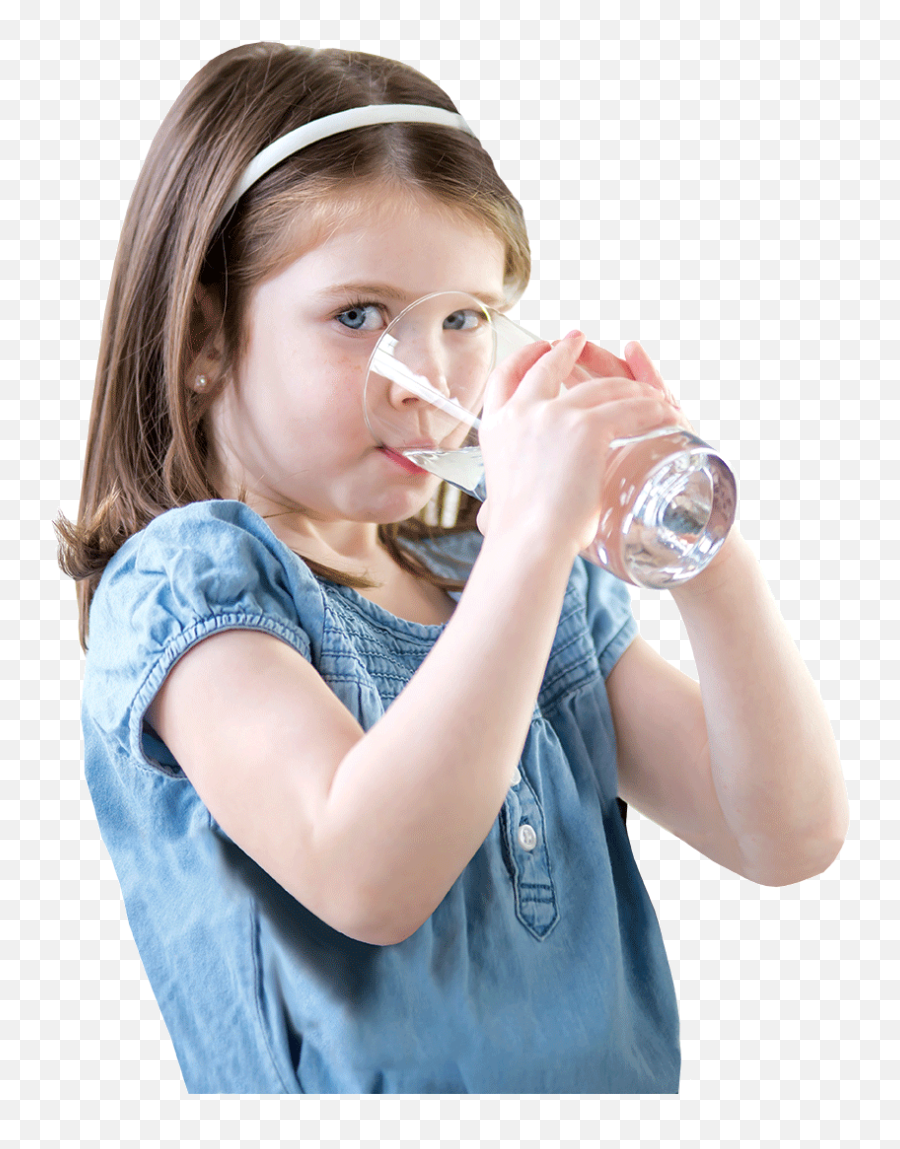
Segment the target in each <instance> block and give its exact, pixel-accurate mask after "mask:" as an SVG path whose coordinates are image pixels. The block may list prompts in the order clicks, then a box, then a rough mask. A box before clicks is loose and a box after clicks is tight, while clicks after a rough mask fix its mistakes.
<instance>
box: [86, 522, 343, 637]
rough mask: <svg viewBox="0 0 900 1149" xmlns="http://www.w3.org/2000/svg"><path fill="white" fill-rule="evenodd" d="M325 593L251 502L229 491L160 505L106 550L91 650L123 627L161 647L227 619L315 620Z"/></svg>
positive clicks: (292, 623) (262, 622) (264, 622)
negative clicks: (221, 496)
mask: <svg viewBox="0 0 900 1149" xmlns="http://www.w3.org/2000/svg"><path fill="white" fill-rule="evenodd" d="M321 599H322V595H321V590H320V588H319V585H318V583H317V582H316V580H315V578H314V577H313V575H312V574H311V572H310V571H309V568H308V567H307V566H306V564H305V563H304V562H303V561H302V559H300V558H299V557H298V556H297V555H295V554H293V552H292V551H290V550H289V549H288V548H287V547H286V546H285V545H284V544H283V543H282V542H280V540H279V539H277V538H276V537H275V535H274V534H273V533H272V531H271V530H270V529H269V527H268V526H267V525H266V523H265V522H264V520H263V519H262V518H260V516H259V515H258V514H256V512H255V511H252V510H251V509H250V508H249V507H247V506H246V505H245V504H243V503H239V502H236V501H233V500H213V501H209V502H202V503H191V504H190V505H188V506H186V507H178V508H176V509H173V510H171V511H166V512H165V513H164V514H161V515H159V516H158V517H157V518H155V519H154V520H153V521H152V522H151V523H150V524H148V526H147V527H145V528H144V530H142V531H139V532H138V533H137V534H135V535H133V536H132V537H131V538H130V539H128V541H127V542H126V543H125V544H124V545H123V546H122V547H121V548H120V550H119V551H118V552H117V553H116V555H115V556H114V557H113V558H112V559H111V560H110V562H109V564H108V566H107V568H106V570H105V571H104V573H103V577H102V579H101V580H100V585H99V586H98V588H97V592H96V594H95V596H94V601H93V602H92V604H91V614H90V630H89V644H88V650H89V652H91V651H92V650H93V649H94V648H96V647H97V646H102V645H107V644H109V643H113V644H115V643H117V642H122V641H123V639H124V637H125V636H127V638H128V640H129V641H130V642H131V644H132V645H134V644H138V645H146V646H147V648H148V649H152V648H158V647H161V646H165V645H166V644H167V643H168V642H169V641H171V640H172V639H173V637H174V636H176V635H182V634H184V633H185V632H188V631H190V630H192V628H193V629H194V630H198V629H199V630H201V631H203V630H209V628H210V627H212V626H214V625H224V624H225V623H226V622H229V621H230V622H231V624H232V625H247V626H256V627H257V628H259V629H270V630H272V629H278V628H281V630H282V631H283V630H284V628H288V629H289V630H291V631H295V630H297V629H298V623H300V624H301V626H302V627H303V628H311V629H312V630H316V629H317V621H318V619H319V617H320V616H321V605H320V604H321ZM301 616H302V618H301ZM282 637H288V635H287V634H286V633H283V634H282ZM295 645H296V643H295ZM300 645H306V646H307V648H308V642H301V643H300Z"/></svg>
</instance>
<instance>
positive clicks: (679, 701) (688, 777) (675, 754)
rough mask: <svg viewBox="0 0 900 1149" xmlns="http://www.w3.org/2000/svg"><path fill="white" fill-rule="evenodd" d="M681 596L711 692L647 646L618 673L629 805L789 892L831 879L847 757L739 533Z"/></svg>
mask: <svg viewBox="0 0 900 1149" xmlns="http://www.w3.org/2000/svg"><path fill="white" fill-rule="evenodd" d="M626 355H627V357H628V361H629V365H630V367H631V369H632V370H633V371H634V374H635V375H636V376H637V377H638V378H643V379H644V380H645V381H658V379H659V377H658V375H656V373H655V369H654V368H653V366H652V364H651V363H650V361H649V359H647V357H646V354H645V353H644V352H643V349H641V348H640V347H639V346H638V345H632V347H631V348H630V349H628V350H626ZM672 596H673V598H674V599H675V602H676V604H677V606H678V609H679V611H680V613H681V616H682V618H683V620H684V623H685V627H686V629H687V633H688V638H689V639H690V643H691V649H692V651H693V655H694V659H695V661H696V663H697V670H698V675H699V679H700V684H699V686H698V685H697V683H695V682H693V681H692V680H691V679H690V678H688V677H687V676H686V675H683V674H681V673H680V672H679V671H677V670H675V669H674V667H671V666H669V664H668V663H666V662H665V661H664V660H663V659H662V658H660V657H659V655H657V654H656V653H655V652H654V651H653V650H652V649H651V647H649V646H648V645H647V644H646V643H645V642H643V641H642V640H641V639H636V640H635V642H634V643H632V645H631V646H630V647H629V648H628V650H626V651H625V653H624V654H623V655H622V656H621V658H620V659H619V661H618V662H617V663H616V666H615V667H614V668H613V670H612V672H611V674H610V676H609V679H608V681H607V690H608V692H609V698H610V705H611V708H612V712H613V720H614V723H615V727H616V733H617V744H618V759H619V792H620V794H621V796H622V797H623V798H624V799H625V801H627V802H629V803H630V804H633V805H634V806H635V807H636V808H637V809H638V810H640V811H642V812H643V813H645V814H647V815H648V817H650V818H652V819H653V820H654V821H655V822H657V823H658V824H659V825H661V826H664V827H665V828H666V829H668V830H670V831H671V832H672V833H673V834H675V835H676V836H677V837H679V838H682V839H683V840H684V841H686V842H688V843H689V844H690V845H692V846H694V847H695V848H696V849H698V850H699V851H700V852H701V853H703V854H706V855H707V856H708V857H710V858H712V859H713V860H714V861H717V862H719V863H721V864H722V865H724V866H727V867H728V868H729V869H731V870H734V871H736V872H737V873H739V874H742V875H743V876H744V877H746V878H749V879H750V880H752V881H755V882H759V883H761V884H764V885H788V884H790V883H793V882H799V881H802V880H803V879H805V878H809V877H812V876H814V875H815V874H819V873H821V872H822V871H823V870H824V869H826V868H827V867H828V866H829V865H830V864H831V863H832V862H833V861H834V859H835V857H836V856H837V854H838V852H839V850H840V848H841V846H842V844H843V842H844V838H845V835H846V832H847V823H848V817H849V815H848V805H847V793H846V789H845V786H844V780H843V777H842V774H841V767H840V761H839V759H838V753H837V747H836V744H835V740H834V735H833V734H832V731H831V725H830V722H829V719H828V715H827V712H826V710H825V706H824V704H823V702H822V700H821V698H820V696H819V692H818V689H817V687H816V685H815V683H814V682H813V679H812V677H811V675H810V673H809V671H808V670H807V668H806V666H805V664H804V662H803V660H802V659H801V657H800V654H799V652H798V651H797V648H796V646H795V645H794V642H793V640H792V639H791V636H790V634H789V632H788V629H787V627H786V625H785V623H784V620H783V619H782V617H781V615H780V613H779V611H778V607H777V605H776V603H775V600H774V598H773V597H772V594H771V592H770V591H769V587H768V585H767V583H766V581H765V578H764V577H763V574H762V571H761V570H760V567H759V564H758V563H757V561H756V559H755V557H754V555H753V553H752V551H751V549H750V547H749V546H748V544H747V543H746V541H745V540H744V539H743V538H742V537H741V536H740V534H739V532H738V531H737V530H736V529H733V530H732V532H731V534H730V535H729V537H728V539H727V541H726V543H725V545H724V546H723V548H722V550H721V551H720V553H719V555H717V557H716V558H715V559H714V561H713V562H712V563H711V564H710V565H709V567H707V569H706V570H705V571H703V572H702V573H701V574H700V575H698V576H697V577H696V578H694V579H692V580H691V581H690V582H688V583H685V584H684V585H683V586H681V587H679V588H676V589H674V590H673V591H672ZM650 715H652V716H653V717H652V720H651V719H650V717H649V716H650Z"/></svg>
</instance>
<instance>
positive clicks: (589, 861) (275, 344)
mask: <svg viewBox="0 0 900 1149" xmlns="http://www.w3.org/2000/svg"><path fill="white" fill-rule="evenodd" d="M398 105H400V106H399V107H398ZM303 125H311V127H309V128H308V129H306V131H305V132H301V133H300V134H299V135H298V134H297V132H296V129H298V128H300V127H302V126H303ZM273 144H275V145H276V150H275V151H267V150H266V149H268V148H270V146H271V145H273ZM261 153H262V155H261ZM528 274H529V256H528V244H527V239H526V235H525V229H524V225H523V221H522V213H521V210H520V208H519V205H518V204H517V203H516V201H515V200H514V198H513V197H512V195H511V194H510V192H509V191H508V190H507V188H506V187H505V186H504V184H503V183H502V181H501V180H500V179H499V178H498V176H497V174H496V173H495V171H494V168H493V166H492V164H491V161H490V159H489V158H488V156H487V155H486V153H485V152H484V150H483V149H482V147H481V145H480V144H479V143H478V141H477V140H476V139H475V138H474V136H473V135H472V134H471V132H470V131H469V130H468V129H467V126H466V124H465V123H464V121H463V120H462V119H461V118H460V117H459V116H458V115H457V114H456V113H455V110H454V107H453V104H452V103H451V102H450V100H449V99H448V98H447V96H446V95H445V94H444V93H443V92H442V91H441V90H440V89H439V88H437V87H436V86H435V85H433V84H432V83H430V82H429V81H428V80H426V79H425V78H424V77H422V76H421V75H419V74H418V73H416V72H415V71H413V70H412V69H410V68H408V67H405V66H403V65H400V64H397V63H394V62H392V61H388V60H384V59H381V58H378V57H375V56H369V55H365V54H361V53H349V52H343V51H338V50H331V49H329V50H324V51H313V50H309V49H304V48H288V47H283V46H279V45H272V44H255V45H249V46H245V47H241V48H237V49H234V50H233V51H230V52H226V53H225V54H224V55H222V56H220V57H218V58H217V59H215V60H213V61H212V62H211V63H210V64H208V65H207V66H206V67H205V68H204V69H203V70H202V71H201V72H200V73H199V74H198V75H197V76H196V77H195V78H194V79H193V80H192V81H191V83H190V84H188V86H187V88H186V89H185V90H184V92H183V93H182V94H181V96H180V97H179V99H178V100H177V101H176V102H175V104H174V106H173V108H172V110H171V112H170V113H169V115H168V116H167V117H166V120H165V122H164V123H163V125H162V128H161V129H160V131H159V134H158V135H157V137H156V139H155V141H154V143H153V146H152V148H151V150H150V153H149V155H148V157H147V160H146V163H145V165H144V167H143V170H142V172H141V174H140V177H139V179H138V182H137V185H136V188H135V191H134V195H133V197H132V200H131V204H130V206H129V209H128V214H127V217H126V220H125V224H124V228H123V234H122V240H121V244H120V247H119V251H118V255H117V259H116V264H115V268H114V272H113V278H112V284H111V288H110V293H109V304H108V308H107V313H106V320H105V325H104V330H103V337H102V346H101V354H100V363H99V369H98V374H97V385H96V393H95V397H94V406H93V411H92V415H91V424H90V432H89V438H88V444H87V456H86V464H85V474H84V488H83V493H82V499H81V506H80V510H79V518H78V522H77V523H76V524H70V523H66V522H65V520H62V519H60V521H59V524H58V527H59V530H60V534H61V536H62V540H63V550H62V560H61V561H62V562H63V565H64V569H65V570H66V571H67V573H69V574H70V575H72V576H73V577H75V578H76V579H78V580H79V582H78V591H79V602H80V612H81V638H82V644H83V645H84V646H85V649H86V650H87V661H86V668H85V679H84V699H83V726H84V740H85V760H86V774H87V780H88V784H89V786H90V790H91V794H92V797H93V801H94V804H95V808H96V811H97V817H98V820H99V824H100V828H101V830H102V833H103V838H104V841H105V842H106V845H107V847H108V849H109V852H110V855H111V857H112V859H113V862H114V864H115V867H116V871H117V874H118V877H119V880H120V882H121V886H122V892H123V895H124V900H125V905H126V908H127V911H128V917H129V921H130V923H131V927H132V929H133V931H134V936H135V940H136V942H137V945H138V948H139V950H140V954H141V958H142V960H143V962H144V966H145V968H146V970H147V974H148V976H149V978H150V982H151V984H152V986H153V990H154V992H155V994H156V997H157V999H158V1001H159V1004H160V1008H161V1010H162V1013H163V1017H164V1019H165V1022H166V1025H167V1026H168V1029H169V1032H170V1034H171V1036H172V1039H173V1042H174V1045H175V1050H176V1052H177V1055H178V1059H179V1063H180V1066H181V1069H182V1072H183V1074H184V1079H185V1082H186V1085H187V1087H188V1089H190V1090H191V1091H192V1092H241V1093H260V1092H298V1091H304V1092H312V1093H333V1092H336V1093H373V1092H391V1093H432V1092H448V1093H466V1092H475V1093H495V1092H512V1093H523V1092H524V1093H604V1092H613V1093H631V1092H640V1093H655V1092H659V1093H671V1092H676V1091H677V1089H678V1082H679V1069H680V1054H679V1035H678V1015H677V1007H676V1001H675V994H674V990H673V983H672V978H671V975H670V972H669V968H668V964H667V961H666V955H665V952H664V948H663V943H662V938H661V935H660V930H659V926H658V923H657V920H656V917H655V915H654V912H653V909H652V906H651V903H650V901H649V898H648V896H647V893H646V891H645V889H644V886H643V883H642V881H641V878H640V875H639V873H638V871H637V868H636V866H635V862H634V859H633V856H632V852H631V849H630V845H629V840H628V835H627V831H626V828H625V824H624V818H623V816H622V814H623V812H624V808H625V807H624V804H623V803H633V804H634V805H635V806H636V807H637V808H638V809H639V810H640V811H642V812H643V813H645V814H646V815H647V816H649V817H650V818H652V819H653V820H655V821H656V822H658V823H659V824H660V825H662V826H664V827H666V828H667V829H668V830H670V831H671V832H672V833H674V834H676V835H678V836H679V837H680V838H682V839H684V841H686V842H688V843H690V844H691V845H692V846H694V847H695V848H696V849H698V850H700V851H701V852H702V853H704V854H705V855H707V856H708V857H709V858H712V859H713V860H715V861H717V862H718V863H720V864H721V865H723V866H725V867H727V868H728V869H730V870H733V871H735V872H736V873H738V874H742V875H744V876H745V877H747V878H748V879H750V880H751V881H754V882H760V883H764V884H770V885H781V884H786V883H791V882H798V881H801V880H803V879H804V878H808V877H810V876H812V875H815V874H818V873H820V872H821V871H822V870H824V869H825V868H826V867H827V866H828V865H829V864H830V863H831V862H832V861H833V859H834V858H835V856H836V854H837V852H838V850H839V848H840V845H841V843H842V841H843V838H844V834H845V832H846V826H847V803H846V796H845V792H844V787H843V782H842V779H841V773H840V767H839V763H838V761H837V758H836V751H835V744H834V741H833V738H832V734H831V730H830V726H829V722H828V719H827V715H826V713H825V711H824V708H823V706H822V703H821V701H820V699H819V697H818V694H817V691H816V689H815V686H814V684H813V682H812V680H811V678H810V676H809V675H808V673H807V671H806V669H805V667H804V665H803V663H802V662H801V660H800V658H799V655H798V653H797V651H796V650H795V648H794V645H793V643H792V642H791V640H790V637H789V635H788V633H787V630H786V628H785V626H784V624H783V622H782V620H781V619H780V617H779V614H778V612H777V609H776V607H775V604H774V602H773V600H772V598H771V596H770V594H769V592H768V589H767V587H766V584H765V581H764V579H763V577H762V574H761V572H760V570H759V568H758V566H757V564H756V561H755V559H754V558H753V556H752V554H751V553H750V550H749V548H748V546H747V545H746V543H745V542H744V541H743V540H742V539H741V537H740V535H739V534H738V532H737V530H732V532H731V534H730V535H729V538H728V540H727V542H726V544H725V545H724V547H723V548H722V550H721V551H720V552H719V554H718V555H717V556H716V558H715V560H714V561H713V562H712V563H711V564H710V565H709V566H708V567H707V569H706V570H704V571H703V572H702V573H701V574H699V575H698V576H697V577H695V578H694V579H693V580H691V581H690V582H688V583H685V584H683V585H682V586H681V587H679V588H678V589H676V590H673V591H672V594H673V595H674V597H675V600H676V602H677V604H678V607H679V610H680V612H681V614H682V616H683V618H684V622H685V625H686V627H687V631H688V634H689V637H690V640H691V645H692V650H693V652H694V656H695V659H696V663H697V667H698V671H699V676H700V684H699V686H698V685H697V684H695V683H694V682H692V681H691V680H690V679H688V678H687V677H685V676H684V675H682V674H680V673H678V672H677V671H675V670H674V669H673V668H671V667H670V666H669V665H668V664H667V663H666V662H664V661H663V660H662V659H661V658H660V657H659V656H657V655H656V654H655V653H654V652H653V651H652V649H651V648H650V647H649V646H648V645H647V644H645V643H644V642H643V641H642V640H641V639H640V638H639V637H638V636H637V631H636V625H635V621H634V619H633V617H632V614H631V612H630V609H629V594H628V590H627V587H626V586H625V584H624V583H622V582H619V581H617V580H616V579H615V578H613V576H612V575H610V574H608V573H606V572H603V571H601V570H600V569H599V568H597V567H596V566H592V565H590V564H588V563H587V562H585V561H584V559H583V558H581V557H580V555H579V551H580V550H581V549H583V548H584V547H585V546H586V544H587V542H588V541H589V540H590V539H591V538H592V537H593V534H594V531H595V527H596V522H597V516H598V513H599V510H600V490H601V485H602V478H603V474H602V472H603V458H604V455H605V451H606V448H607V446H608V444H609V442H610V440H612V439H613V438H615V437H618V436H625V435H631V434H635V433H639V432H642V431H646V430H649V429H652V428H654V427H657V426H661V425H665V424H671V423H673V422H678V421H681V422H684V418H683V416H682V414H681V412H680V411H679V410H678V408H677V406H675V405H674V401H673V400H672V399H671V397H670V396H669V394H668V392H667V390H666V388H665V386H664V384H663V383H662V380H661V379H660V378H659V376H658V375H657V373H656V371H655V369H654V368H653V366H652V364H651V363H650V362H649V361H648V359H647V356H646V354H645V353H644V352H643V350H642V349H641V347H640V346H639V345H638V344H631V345H629V347H628V348H626V352H625V360H621V359H618V358H616V357H614V356H613V355H611V354H610V353H608V352H606V351H603V350H602V349H601V348H599V347H597V346H595V345H594V344H592V343H589V342H587V340H586V339H585V336H584V335H582V334H580V333H578V332H572V333H570V334H569V335H568V336H566V337H565V338H563V339H561V340H560V341H558V342H557V343H555V344H554V345H553V346H551V345H550V344H546V343H544V344H535V345H533V346H530V347H527V348H525V349H524V350H522V351H520V352H518V353H517V354H516V355H514V356H513V357H512V358H511V359H509V360H507V361H506V362H505V363H504V364H502V365H501V367H499V368H498V369H497V370H495V372H494V374H493V375H492V377H491V379H490V382H489V389H488V395H487V399H486V406H485V414H484V419H483V426H482V434H481V442H482V448H483V452H484V460H485V469H486V480H487V489H488V491H489V498H488V501H487V502H486V503H485V504H484V507H483V509H482V510H480V511H479V510H478V507H479V504H477V503H476V502H475V501H474V500H470V499H468V498H463V499H462V500H461V502H460V506H459V510H458V512H457V521H456V523H455V525H453V526H447V525H446V520H447V518H448V515H449V511H448V507H446V506H444V505H443V502H442V497H441V492H440V491H439V490H438V480H437V479H435V478H433V477H432V476H431V475H429V474H427V473H425V472H424V471H420V470H419V469H418V468H410V466H409V465H408V464H407V463H406V462H405V461H400V460H398V458H397V457H396V456H394V455H392V454H391V453H390V452H388V451H386V450H384V449H382V448H381V447H380V446H379V445H378V444H377V443H376V442H375V441H374V439H373V437H372V435H371V434H370V432H369V431H368V429H367V425H366V422H365V418H364V412H363V402H362V392H363V382H364V378H365V370H366V363H367V360H368V357H369V355H370V354H371V351H372V348H373V346H374V343H375V341H376V340H377V338H378V336H379V334H380V333H381V332H382V331H383V330H384V328H385V326H386V324H387V323H389V322H390V320H391V318H392V317H393V316H394V315H396V314H397V313H398V312H399V311H400V310H402V309H403V308H404V307H405V306H407V305H408V304H409V303H411V302H413V301H414V300H416V299H418V298H420V297H421V296H424V295H427V294H430V293H432V292H437V291H442V290H457V291H466V292H469V293H471V294H473V295H475V296H476V297H478V299H480V300H482V301H483V302H484V303H486V304H489V305H492V306H494V307H497V308H501V309H503V308H506V307H508V306H509V305H511V304H512V303H513V302H514V301H515V300H516V299H517V298H518V297H519V296H520V295H521V293H522V291H523V290H524V288H525V285H526V283H527V280H528ZM450 318H451V319H452V318H453V317H450ZM576 363H578V364H580V365H581V367H582V368H586V369H587V371H588V372H589V373H590V375H591V376H592V377H591V378H589V379H587V380H586V381H585V382H582V383H579V384H578V385H577V386H572V387H571V388H566V387H564V386H563V383H564V382H565V381H566V379H567V378H568V377H569V376H570V375H571V374H572V372H573V369H574V367H575V365H576ZM420 402H421V400H419V399H418V398H417V397H416V396H415V395H413V394H411V393H408V392H407V393H398V396H397V398H396V404H397V408H398V412H399V413H400V414H401V415H402V414H404V413H408V414H409V415H410V417H411V418H414V417H415V414H416V405H417V404H418V403H420ZM476 512H477V515H478V527H480V530H479V529H477V527H476V519H475V516H476ZM435 521H438V523H439V524H442V525H437V526H434V525H429V522H431V523H434V522H435ZM88 621H89V622H90V626H88Z"/></svg>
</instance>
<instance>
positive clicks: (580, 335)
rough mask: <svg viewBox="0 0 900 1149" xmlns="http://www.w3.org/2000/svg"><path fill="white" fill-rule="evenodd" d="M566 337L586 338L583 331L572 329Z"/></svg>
mask: <svg viewBox="0 0 900 1149" xmlns="http://www.w3.org/2000/svg"><path fill="white" fill-rule="evenodd" d="M566 339H584V332H583V331H570V332H569V334H568V335H567V336H566Z"/></svg>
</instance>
